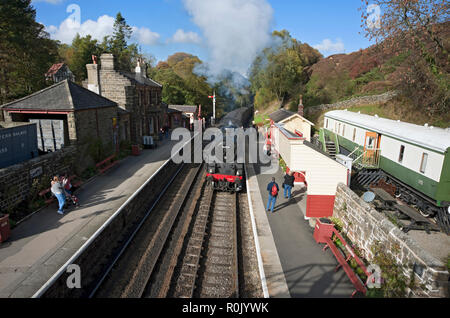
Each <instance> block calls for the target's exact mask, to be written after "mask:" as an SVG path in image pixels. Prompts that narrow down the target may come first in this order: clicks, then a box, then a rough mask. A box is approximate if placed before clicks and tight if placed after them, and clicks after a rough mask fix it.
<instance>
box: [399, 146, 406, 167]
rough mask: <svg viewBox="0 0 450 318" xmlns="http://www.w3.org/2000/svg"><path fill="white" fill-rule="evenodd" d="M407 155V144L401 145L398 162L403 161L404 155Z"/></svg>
mask: <svg viewBox="0 0 450 318" xmlns="http://www.w3.org/2000/svg"><path fill="white" fill-rule="evenodd" d="M404 155H405V146H401V147H400V156H399V157H398V162H400V163H402V162H403V156H404Z"/></svg>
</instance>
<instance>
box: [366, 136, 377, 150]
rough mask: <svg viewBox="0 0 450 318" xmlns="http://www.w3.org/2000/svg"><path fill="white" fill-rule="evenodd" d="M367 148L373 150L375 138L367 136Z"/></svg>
mask: <svg viewBox="0 0 450 318" xmlns="http://www.w3.org/2000/svg"><path fill="white" fill-rule="evenodd" d="M366 145H367V149H368V150H373V149H375V138H373V137H367V143H366Z"/></svg>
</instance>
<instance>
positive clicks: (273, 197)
mask: <svg viewBox="0 0 450 318" xmlns="http://www.w3.org/2000/svg"><path fill="white" fill-rule="evenodd" d="M267 191H268V192H269V202H268V203H267V212H269V210H270V211H271V212H272V213H273V210H274V209H275V205H276V204H277V197H278V193H279V192H280V187H279V186H278V184H277V182H276V181H275V178H272V182H271V183H269V185H268V186H267Z"/></svg>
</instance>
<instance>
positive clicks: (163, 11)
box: [33, 0, 371, 69]
mask: <svg viewBox="0 0 450 318" xmlns="http://www.w3.org/2000/svg"><path fill="white" fill-rule="evenodd" d="M217 1H221V2H217ZM244 2H249V3H251V4H252V5H253V6H249V7H247V9H248V10H244V9H242V8H231V7H233V6H234V7H236V6H240V4H238V3H244ZM214 3H217V5H214ZM224 3H227V4H226V5H227V6H229V7H225V9H224V10H223V9H221V8H219V6H221V5H224ZM71 4H76V5H77V6H78V7H79V9H80V14H79V17H80V20H79V24H78V25H76V26H75V27H74V28H72V29H70V23H69V25H68V24H67V21H66V22H65V23H63V22H64V21H65V20H66V19H68V18H69V19H72V20H71V21H73V20H76V19H77V17H78V11H77V9H76V7H75V10H71V12H69V13H68V12H66V10H67V8H68V6H69V5H71ZM33 5H34V6H35V8H36V9H37V20H38V21H39V22H40V23H42V24H44V25H45V26H46V27H47V30H48V31H49V32H50V34H51V36H52V37H53V38H56V39H59V40H61V41H63V42H70V40H71V38H72V37H73V34H74V33H76V31H80V30H81V33H85V34H87V33H92V34H94V35H95V36H97V37H99V38H100V37H102V36H103V35H105V34H107V33H108V32H110V28H111V24H112V18H114V17H115V16H116V14H117V12H119V11H120V12H121V13H122V15H123V16H124V17H125V18H126V20H127V22H128V24H129V25H131V26H133V27H135V38H134V40H135V41H136V42H139V43H140V44H141V48H142V51H143V52H144V53H150V54H152V55H154V56H155V57H156V58H157V59H158V60H165V59H166V58H167V56H168V55H170V54H173V53H175V52H179V51H184V52H188V53H192V54H195V55H198V56H199V57H200V58H201V59H202V60H205V61H210V62H211V61H214V62H216V63H217V60H220V58H221V57H220V51H221V50H223V51H227V50H230V52H226V53H225V54H227V53H228V54H229V55H230V56H226V55H225V56H223V59H224V60H225V59H227V58H228V60H232V59H233V54H234V55H236V54H238V55H240V52H239V49H240V47H242V46H243V45H244V46H245V48H244V49H243V50H248V56H243V57H242V58H243V60H246V62H243V64H242V65H245V63H247V59H250V55H254V52H255V50H258V49H260V47H261V46H264V45H267V43H266V42H267V37H265V35H264V34H262V33H267V34H268V33H269V32H271V31H272V30H281V29H287V30H289V31H290V32H291V34H292V35H293V36H294V37H295V38H297V39H299V40H300V41H302V42H306V43H308V44H310V45H311V46H317V45H319V44H322V45H321V46H318V48H320V51H321V52H322V54H324V55H325V56H328V55H330V54H334V53H350V52H353V51H356V50H359V49H360V48H366V47H368V46H369V45H370V44H371V43H370V42H369V41H368V40H367V39H365V38H364V36H363V35H362V34H359V33H360V32H361V27H360V24H361V18H360V12H359V11H358V8H359V7H360V6H361V0H345V1H335V0H316V1H307V0H147V1H140V0H127V1H123V0H120V1H119V0H89V1H88V0H78V1H77V0H34V1H33ZM227 10H228V11H227ZM233 10H234V11H233ZM221 11H226V12H228V13H225V14H224V15H222V14H221ZM236 12H243V16H241V17H236V19H237V21H232V22H231V24H230V20H233V19H234V16H236ZM245 14H247V17H249V19H248V20H249V21H250V22H249V21H247V19H246V18H245V17H246V15H245ZM100 17H103V18H102V19H99V18H100ZM208 18H209V20H208ZM239 19H241V20H239ZM89 20H91V21H89ZM218 20H223V21H218ZM253 20H254V21H253ZM247 22H248V25H247ZM233 24H236V25H237V26H239V27H240V25H242V30H246V33H252V34H249V35H248V37H245V36H240V38H238V39H236V40H234V38H233V37H234V36H237V37H239V35H238V33H240V32H238V31H237V30H239V28H236V25H233ZM212 25H214V27H212V28H210V27H211V26H212ZM68 30H69V31H68ZM177 31H178V33H177V36H174V35H175V34H176V32H177ZM253 32H255V33H254V34H253ZM225 33H230V34H226V35H225ZM222 37H224V38H226V40H224V42H223V43H220V41H221V38H222ZM253 39H255V44H254V47H251V46H252V45H253V43H251V45H250V47H247V44H248V42H252V41H253ZM324 41H325V42H324ZM234 45H236V46H237V47H236V48H234V50H235V51H234V52H233V51H232V50H233V48H229V47H230V46H234ZM247 57H248V58H247ZM227 63H228V64H230V63H233V62H231V61H228V62H225V64H227ZM242 65H240V66H236V69H239V68H243V66H242ZM225 66H228V65H225Z"/></svg>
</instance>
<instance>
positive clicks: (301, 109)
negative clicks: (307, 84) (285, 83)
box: [298, 95, 305, 117]
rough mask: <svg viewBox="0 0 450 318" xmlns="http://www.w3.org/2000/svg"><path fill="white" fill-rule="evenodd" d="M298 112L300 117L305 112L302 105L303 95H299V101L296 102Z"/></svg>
mask: <svg viewBox="0 0 450 318" xmlns="http://www.w3.org/2000/svg"><path fill="white" fill-rule="evenodd" d="M298 114H299V115H300V116H302V117H303V116H304V114H305V107H304V106H303V95H300V102H299V104H298Z"/></svg>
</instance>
